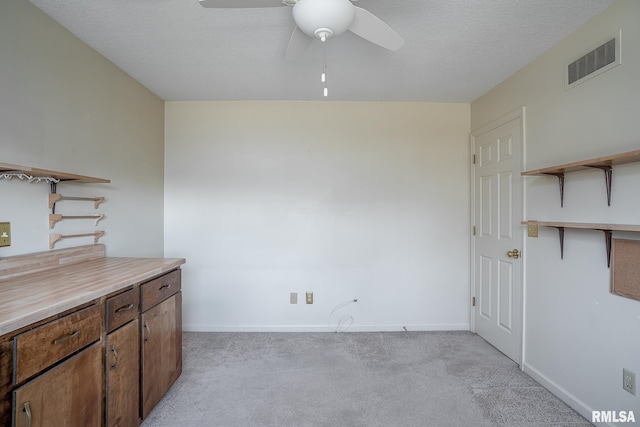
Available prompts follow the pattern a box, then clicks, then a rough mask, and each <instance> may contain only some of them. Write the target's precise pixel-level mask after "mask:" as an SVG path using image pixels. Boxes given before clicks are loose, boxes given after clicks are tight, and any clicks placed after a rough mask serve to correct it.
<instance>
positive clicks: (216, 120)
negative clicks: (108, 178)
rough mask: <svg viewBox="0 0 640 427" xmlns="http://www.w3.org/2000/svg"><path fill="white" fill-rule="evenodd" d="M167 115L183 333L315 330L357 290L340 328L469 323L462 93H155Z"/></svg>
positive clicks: (169, 211)
mask: <svg viewBox="0 0 640 427" xmlns="http://www.w3.org/2000/svg"><path fill="white" fill-rule="evenodd" d="M165 120H166V175H165V178H166V186H165V188H166V192H165V218H166V219H165V248H166V249H165V254H166V255H167V256H184V257H186V258H187V259H188V260H189V266H190V267H189V269H188V271H185V272H184V278H185V281H186V282H188V283H189V286H188V287H186V288H185V290H184V306H185V309H184V325H185V328H187V329H192V330H194V329H197V330H320V331H324V330H329V327H328V317H329V313H330V312H331V310H332V308H333V307H335V306H336V305H337V304H339V303H342V302H344V301H348V300H349V299H351V298H358V303H357V304H351V305H350V306H349V307H347V308H345V309H344V310H343V311H340V312H339V314H340V315H341V316H342V315H345V314H352V315H353V316H354V318H355V322H354V325H353V326H352V330H372V329H373V330H385V329H387V330H401V329H402V326H406V327H407V328H408V329H410V330H411V329H414V330H415V329H468V327H469V307H468V302H469V279H468V275H469V266H468V264H469V260H468V256H467V254H468V252H469V245H468V241H469V219H468V218H469V173H468V170H469V152H468V146H469V145H468V136H469V120H470V119H469V105H468V104H430V103H368V102H362V103H355V102H354V103H348V102H167V103H166V118H165ZM306 291H313V292H314V294H315V302H314V304H313V305H305V304H304V303H303V294H304V293H305V292H306ZM290 292H298V298H299V301H300V303H299V304H297V305H291V304H289V293H290ZM341 316H340V317H341ZM333 320H334V321H337V318H334V319H333Z"/></svg>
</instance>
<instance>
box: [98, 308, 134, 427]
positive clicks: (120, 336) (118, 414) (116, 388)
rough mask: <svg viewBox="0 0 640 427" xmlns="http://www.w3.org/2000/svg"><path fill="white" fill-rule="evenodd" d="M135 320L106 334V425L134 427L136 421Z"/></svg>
mask: <svg viewBox="0 0 640 427" xmlns="http://www.w3.org/2000/svg"><path fill="white" fill-rule="evenodd" d="M138 325H139V323H138V319H135V320H134V321H133V322H129V323H127V324H126V325H125V326H123V327H121V328H120V329H117V330H116V331H114V332H112V333H110V334H109V335H107V340H106V352H107V357H106V367H105V368H106V374H107V413H106V415H107V423H106V425H107V426H122V427H129V426H137V425H138V424H139V419H140V393H139V390H140V333H139V329H138V327H139V326H138Z"/></svg>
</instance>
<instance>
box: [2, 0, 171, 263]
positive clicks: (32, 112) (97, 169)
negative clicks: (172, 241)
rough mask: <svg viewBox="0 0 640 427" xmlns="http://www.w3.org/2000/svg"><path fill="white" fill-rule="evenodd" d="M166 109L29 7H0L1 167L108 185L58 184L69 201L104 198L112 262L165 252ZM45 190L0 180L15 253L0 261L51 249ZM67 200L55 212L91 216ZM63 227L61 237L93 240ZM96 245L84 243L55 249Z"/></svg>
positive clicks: (71, 225) (77, 224) (5, 251)
mask: <svg viewBox="0 0 640 427" xmlns="http://www.w3.org/2000/svg"><path fill="white" fill-rule="evenodd" d="M163 132H164V102H163V101H162V100H161V99H159V98H158V97H157V96H155V95H154V94H152V93H151V92H149V91H148V90H147V89H145V88H144V87H142V86H141V85H140V84H139V83H137V82H136V81H135V80H133V79H132V78H131V77H129V76H128V75H127V74H126V73H124V72H123V71H122V70H120V69H118V68H117V67H116V66H115V65H113V64H112V63H110V62H109V61H107V60H106V59H105V58H104V57H102V56H100V55H99V54H98V53H96V52H95V51H94V50H93V49H91V48H90V47H89V46H87V45H86V44H84V43H83V42H81V41H80V40H78V39H77V38H76V37H75V36H73V35H72V34H71V33H69V32H68V31H67V30H65V29H64V28H63V27H61V26H60V25H59V24H58V23H56V22H55V21H53V20H52V19H51V18H49V17H48V16H46V15H45V14H44V13H42V12H41V11H40V10H39V9H37V8H36V7H35V6H33V5H32V4H31V3H29V2H28V1H22V0H2V1H1V2H0V162H3V163H13V164H18V165H24V166H31V167H39V168H44V169H51V170H56V171H62V172H70V173H77V174H81V175H89V176H97V177H100V178H107V179H110V180H111V184H98V185H96V184H82V185H78V184H59V185H58V192H59V193H62V194H66V195H79V196H90V197H94V196H105V197H106V202H105V203H104V204H103V205H101V206H100V208H99V209H98V211H97V212H100V213H104V214H105V215H106V218H105V219H104V220H103V221H102V222H101V223H100V224H99V227H98V229H102V230H105V231H106V233H105V235H104V237H103V238H102V239H100V243H105V244H106V247H107V254H108V255H110V256H162V254H163V235H162V233H163V211H162V210H163V186H164V182H163V179H164V176H163V175H164V165H163V155H164V153H163V150H164V144H163ZM48 192H49V186H48V185H46V184H29V183H25V182H20V181H17V180H16V179H15V178H14V179H13V180H11V181H6V180H0V221H10V222H11V228H12V234H13V237H12V246H11V247H7V248H0V257H5V256H9V255H15V254H24V253H30V252H39V251H45V250H48V236H49V233H50V232H51V231H50V230H49V229H48V222H47V218H48V217H47V215H48V214H49V212H50V211H49V209H48V207H47V193H48ZM95 212H96V211H95V210H94V209H93V206H92V204H91V203H86V202H61V203H59V204H58V209H57V213H63V214H69V215H73V214H75V215H87V214H94V213H95ZM94 230H95V228H94V224H93V222H92V221H91V220H64V221H62V222H60V223H58V225H57V226H56V228H55V230H53V232H56V233H63V234H67V233H84V232H93V231H94ZM90 243H93V240H92V238H89V237H84V238H78V239H69V240H63V241H60V242H59V243H58V244H56V248H63V247H68V246H79V245H84V244H90Z"/></svg>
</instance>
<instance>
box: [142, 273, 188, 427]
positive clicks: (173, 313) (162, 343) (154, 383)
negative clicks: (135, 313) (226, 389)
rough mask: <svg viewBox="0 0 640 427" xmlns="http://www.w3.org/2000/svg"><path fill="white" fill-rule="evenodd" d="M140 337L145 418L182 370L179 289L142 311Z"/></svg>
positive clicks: (143, 416) (180, 298) (180, 301)
mask: <svg viewBox="0 0 640 427" xmlns="http://www.w3.org/2000/svg"><path fill="white" fill-rule="evenodd" d="M143 286H144V285H143ZM141 336H142V369H141V371H142V418H143V419H144V418H146V417H147V415H149V413H150V412H151V410H152V409H153V407H154V406H156V404H157V403H158V402H159V401H160V399H162V397H163V396H164V395H165V393H166V392H167V391H168V390H169V388H170V387H171V385H172V384H173V383H174V382H175V381H176V379H178V377H179V376H180V374H181V372H182V293H181V292H178V293H176V294H175V295H173V296H172V297H170V298H168V299H166V300H165V301H164V302H161V303H160V304H158V305H156V306H154V307H152V308H150V309H149V310H147V311H146V312H144V313H142V330H141Z"/></svg>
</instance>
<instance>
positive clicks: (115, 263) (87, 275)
mask: <svg viewBox="0 0 640 427" xmlns="http://www.w3.org/2000/svg"><path fill="white" fill-rule="evenodd" d="M184 263H185V260H184V259H182V258H168V259H163V258H111V257H102V258H97V259H90V260H83V261H80V262H72V263H69V264H65V265H59V266H53V267H47V268H42V269H34V271H33V272H26V273H25V274H21V275H18V276H12V277H7V278H0V335H4V334H6V333H9V332H12V331H15V330H17V329H20V328H22V327H24V326H28V325H29V324H31V323H34V322H38V321H40V320H43V319H46V318H47V317H50V316H53V315H56V314H58V313H61V312H63V311H65V310H68V309H71V308H73V307H76V306H78V305H81V304H84V303H87V302H90V301H92V300H94V299H96V298H100V297H102V296H104V295H107V294H110V293H112V292H115V291H118V290H120V289H124V288H126V287H127V286H130V285H133V284H135V283H139V282H143V281H145V280H147V279H150V278H152V277H155V276H158V275H160V274H162V273H165V272H167V271H171V270H174V269H176V268H178V267H179V266H181V265H182V264H184ZM0 277H2V275H0Z"/></svg>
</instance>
